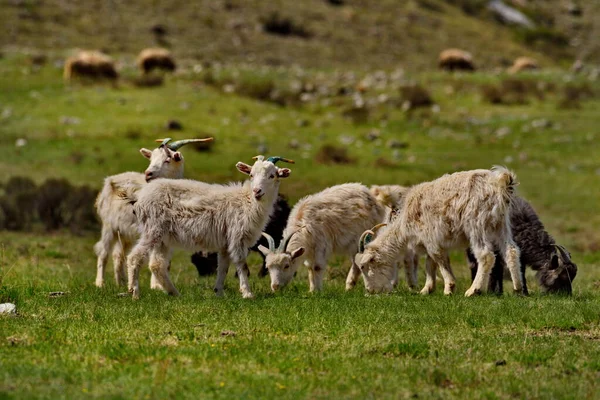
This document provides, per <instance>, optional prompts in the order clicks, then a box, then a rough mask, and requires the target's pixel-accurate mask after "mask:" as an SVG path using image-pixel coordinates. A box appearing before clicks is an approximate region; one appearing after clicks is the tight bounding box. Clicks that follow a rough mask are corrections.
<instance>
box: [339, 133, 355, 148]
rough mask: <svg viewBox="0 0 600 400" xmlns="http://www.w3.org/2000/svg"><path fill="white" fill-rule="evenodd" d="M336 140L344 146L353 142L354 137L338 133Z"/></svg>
mask: <svg viewBox="0 0 600 400" xmlns="http://www.w3.org/2000/svg"><path fill="white" fill-rule="evenodd" d="M338 140H339V141H340V143H342V144H345V145H346V146H348V145H351V144H352V143H354V138H353V137H352V136H349V135H340V136H338Z"/></svg>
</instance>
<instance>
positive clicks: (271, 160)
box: [267, 156, 296, 164]
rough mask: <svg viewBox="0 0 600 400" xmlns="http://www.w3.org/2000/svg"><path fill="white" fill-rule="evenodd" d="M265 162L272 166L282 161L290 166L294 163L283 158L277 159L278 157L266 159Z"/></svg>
mask: <svg viewBox="0 0 600 400" xmlns="http://www.w3.org/2000/svg"><path fill="white" fill-rule="evenodd" d="M267 161H270V162H272V163H273V164H277V162H278V161H283V162H286V163H290V164H295V163H296V162H295V161H294V160H290V159H289V158H283V157H279V156H274V157H269V158H267Z"/></svg>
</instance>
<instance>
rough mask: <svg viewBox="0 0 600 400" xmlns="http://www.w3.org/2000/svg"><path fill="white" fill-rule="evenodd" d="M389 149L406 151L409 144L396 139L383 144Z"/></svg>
mask: <svg viewBox="0 0 600 400" xmlns="http://www.w3.org/2000/svg"><path fill="white" fill-rule="evenodd" d="M385 145H386V146H387V147H389V148H390V149H407V148H408V146H409V144H408V143H407V142H401V141H399V140H396V139H390V140H388V141H387V143H386V144H385Z"/></svg>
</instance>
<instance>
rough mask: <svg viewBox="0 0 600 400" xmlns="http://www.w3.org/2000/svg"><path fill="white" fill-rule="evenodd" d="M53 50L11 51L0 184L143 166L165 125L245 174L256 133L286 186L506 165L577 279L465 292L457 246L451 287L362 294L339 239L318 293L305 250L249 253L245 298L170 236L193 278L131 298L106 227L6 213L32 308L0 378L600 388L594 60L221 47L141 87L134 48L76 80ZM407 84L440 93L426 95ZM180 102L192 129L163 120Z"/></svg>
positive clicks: (297, 188)
mask: <svg viewBox="0 0 600 400" xmlns="http://www.w3.org/2000/svg"><path fill="white" fill-rule="evenodd" d="M59 59H60V57H59V56H58V55H51V56H50V60H49V61H48V62H47V63H46V64H45V65H42V66H32V64H31V61H30V57H29V56H28V55H27V53H23V52H17V51H13V52H7V53H6V54H4V56H3V57H2V58H0V149H2V150H3V151H2V157H0V171H2V175H1V176H0V183H5V182H6V181H8V180H9V179H10V178H11V177H15V176H22V177H27V178H31V179H32V180H33V181H35V182H36V183H38V184H41V183H42V182H44V181H45V180H46V179H48V178H58V177H60V178H65V179H67V180H68V181H69V182H71V183H72V184H74V185H88V186H91V187H92V188H94V189H99V188H100V187H101V184H102V179H103V178H104V177H105V176H108V175H111V174H116V173H119V172H123V171H129V170H134V171H143V170H144V169H145V167H146V165H147V162H146V160H145V159H144V158H143V157H142V156H140V155H139V152H138V150H139V148H141V147H148V148H151V147H152V146H154V139H156V138H162V137H168V136H170V137H173V138H177V139H178V138H183V137H205V136H213V137H214V138H215V144H214V147H212V148H211V150H210V151H208V152H198V151H195V150H194V149H192V148H189V147H186V148H184V149H183V150H182V151H183V153H184V156H185V160H186V172H185V173H186V175H187V177H189V178H192V179H199V180H204V181H209V182H227V181H231V180H239V179H241V178H242V175H241V174H240V173H239V172H237V171H236V169H235V167H234V165H235V163H236V162H237V161H239V160H242V161H245V162H250V161H251V157H252V156H254V155H256V154H259V153H264V154H268V155H281V156H285V157H289V158H292V159H294V160H296V164H295V165H293V166H291V169H292V175H291V176H290V177H289V178H288V179H287V180H285V181H283V182H282V184H281V192H282V193H284V194H285V195H286V196H287V197H288V199H289V201H290V203H291V204H293V203H295V202H296V201H297V200H298V199H299V198H300V197H302V196H304V195H306V194H309V193H313V192H316V191H319V190H321V189H323V188H325V187H327V186H331V185H334V184H338V183H343V182H349V181H359V182H363V183H365V184H369V185H370V184H384V183H397V184H405V185H410V184H415V183H418V182H421V181H424V180H428V179H434V178H436V177H438V176H440V175H442V174H444V173H448V172H453V171H458V170H465V169H473V168H489V167H491V166H492V165H495V164H502V165H507V166H508V167H509V168H511V169H513V170H514V171H515V172H516V174H517V176H518V177H519V180H520V186H519V193H520V194H521V195H522V196H524V197H526V198H527V199H529V200H530V201H531V203H532V204H533V205H534V207H535V208H536V210H537V211H538V213H539V214H540V216H541V218H542V220H543V222H544V223H545V225H546V226H547V228H548V230H549V231H550V232H551V233H552V234H553V236H554V237H555V238H556V239H557V241H558V242H559V243H561V244H563V245H564V246H566V247H567V248H568V249H569V250H570V251H571V253H572V256H573V260H574V261H575V262H576V263H577V264H578V267H579V272H578V274H577V278H576V280H575V282H574V286H573V289H574V290H573V296H571V297H561V296H549V295H544V294H543V293H540V291H539V289H538V287H537V285H536V283H535V277H534V276H533V275H532V274H529V275H528V277H529V282H530V288H531V292H532V294H531V296H529V297H520V296H515V295H513V294H510V293H505V294H504V295H503V296H493V295H487V294H486V295H482V296H480V297H477V298H469V299H466V298H464V297H463V296H462V293H463V292H464V291H465V290H466V289H467V287H468V285H469V272H468V268H467V266H466V261H465V258H464V255H463V253H462V252H460V251H457V252H455V253H453V255H452V262H453V266H454V270H455V272H456V274H457V276H458V283H457V286H458V290H457V293H456V294H455V295H453V296H449V297H446V296H443V294H442V293H441V290H439V286H438V291H437V292H436V293H434V294H433V295H430V296H426V297H425V296H419V295H417V294H415V293H411V292H410V291H409V290H408V289H407V288H406V285H405V283H404V281H403V280H402V281H401V283H400V286H399V288H398V290H397V291H396V292H394V293H392V294H389V295H378V296H365V294H364V290H363V288H361V285H360V284H359V285H358V286H357V288H356V289H355V290H353V291H351V292H345V291H344V280H345V274H346V272H347V269H348V267H349V261H348V260H345V259H341V258H336V259H334V260H332V262H331V264H330V266H329V270H328V279H327V281H326V282H325V290H324V291H323V292H322V293H318V294H313V295H311V294H309V293H308V283H307V279H306V275H307V274H306V271H304V270H301V272H300V273H299V274H298V276H297V277H296V279H295V280H294V281H293V282H292V284H291V285H290V287H288V288H286V290H284V291H283V292H281V293H277V294H272V293H271V292H270V290H269V282H268V278H264V279H261V278H258V276H257V271H258V267H259V261H260V259H259V257H258V256H256V255H251V256H250V258H249V262H250V268H251V271H252V273H251V284H252V287H253V290H254V293H255V295H256V299H254V300H243V299H242V298H241V295H240V294H239V293H238V291H237V287H238V283H237V279H236V278H234V276H233V272H232V271H231V270H230V275H229V277H228V281H227V289H226V295H225V297H224V298H216V297H215V296H214V294H213V292H212V285H213V283H214V277H206V278H199V277H198V275H197V273H196V271H195V269H194V268H193V266H192V265H191V263H190V262H189V254H186V253H184V252H182V251H177V252H176V253H175V257H174V259H173V267H172V277H173V279H174V282H175V285H176V286H177V287H178V289H180V291H181V293H182V296H181V297H179V298H169V297H167V296H166V295H164V294H163V293H158V292H155V291H152V290H150V289H149V274H148V273H147V272H146V271H144V273H143V274H142V275H143V277H142V298H141V299H140V300H139V301H135V302H134V301H132V300H131V299H130V298H128V297H123V296H120V295H119V294H120V293H122V292H123V291H124V288H119V287H116V286H115V285H114V283H113V281H112V266H109V267H108V271H107V276H106V279H107V287H105V288H104V289H98V288H96V287H95V286H94V285H93V281H94V277H95V273H96V271H95V264H96V260H95V256H94V253H93V244H94V243H95V241H96V240H97V239H98V236H99V228H96V229H91V230H90V229H87V230H84V231H82V232H78V234H74V233H72V232H70V231H69V230H67V229H59V230H52V231H49V232H48V231H46V230H45V229H44V228H43V226H41V225H40V224H39V223H33V224H32V225H31V226H30V227H29V229H27V230H26V231H8V230H0V303H4V302H12V303H15V304H16V306H17V311H18V313H17V315H16V316H1V317H0V398H8V399H22V398H52V399H56V398H84V397H97V398H115V399H117V398H323V399H324V398H444V399H445V398H461V399H463V398H476V399H477V398H486V399H507V398H527V399H548V398H566V399H593V398H597V397H598V391H599V390H600V268H599V267H600V231H599V230H598V225H599V224H600V213H599V208H598V199H599V195H600V186H599V185H598V182H599V179H600V157H599V156H598V155H599V154H600V148H599V144H598V143H599V142H600V131H599V130H598V126H600V113H598V110H599V109H600V84H599V83H598V81H597V80H591V79H588V78H587V75H572V74H569V73H567V72H565V71H563V70H559V69H552V68H549V69H544V70H542V71H540V72H537V73H527V74H522V75H519V76H518V77H514V76H509V75H505V74H504V73H495V72H491V71H482V72H477V73H474V74H460V73H457V74H446V73H441V72H434V71H420V72H415V71H414V70H406V71H404V70H401V71H398V70H397V68H392V67H390V68H384V69H382V70H381V71H382V72H379V73H376V71H375V70H374V69H369V68H367V67H364V66H363V67H358V68H356V69H351V68H348V69H343V68H338V67H336V68H329V69H326V68H305V67H299V66H295V67H260V66H256V65H248V64H242V63H224V64H222V65H217V66H212V67H208V66H204V67H202V68H200V67H198V68H193V66H190V68H185V69H183V70H182V71H180V72H179V73H177V74H176V75H174V76H168V77H166V79H165V82H164V84H163V85H161V86H158V87H152V88H149V87H136V86H135V85H133V84H131V83H130V80H129V78H131V77H133V76H135V75H136V74H137V72H136V71H135V70H134V69H133V66H132V65H131V64H130V63H129V64H126V65H125V66H124V67H123V69H122V75H123V76H124V78H123V79H121V81H120V82H119V84H118V85H117V86H115V87H112V86H110V85H77V84H74V85H65V84H64V83H63V81H62V76H61V74H62V71H61V69H60V65H59V64H55V62H56V61H57V60H59ZM378 74H379V75H378ZM377 76H379V78H377ZM382 76H385V79H383V78H382ZM382 82H384V83H382ZM415 84H417V85H419V86H420V87H422V88H424V89H425V90H426V91H427V92H428V94H429V96H430V97H431V99H432V101H431V103H432V104H429V103H428V102H424V103H426V104H425V105H424V106H423V107H417V106H416V105H418V103H419V101H418V100H419V98H420V97H419V96H418V95H417V94H415V92H414V90H413V91H411V90H410V89H407V88H414V85H415ZM358 86H361V87H363V88H362V89H361V90H355V88H357V87H358ZM342 88H344V90H341V89H342ZM347 90H350V94H345V93H347ZM273 93H279V94H278V95H277V96H274V95H273ZM498 96H499V97H500V100H497V98H498ZM492 99H496V100H494V101H492ZM173 119H174V120H178V121H180V122H181V123H182V125H183V130H182V131H167V130H166V129H165V125H166V123H167V121H169V120H173ZM328 146H333V148H334V149H337V150H339V151H341V152H342V157H341V159H342V161H343V163H339V160H338V162H336V160H333V158H332V157H331V153H332V151H331V149H332V147H328ZM340 149H341V150H340ZM344 152H345V153H344ZM10 191H11V188H10V187H4V186H3V187H2V188H1V189H0V192H1V194H2V195H5V196H8V195H10ZM1 221H2V220H1V219H0V222H1ZM422 264H423V263H422ZM422 269H423V268H421V269H420V274H421V276H420V282H421V283H423V282H424V277H423V272H422ZM52 292H64V294H63V295H58V296H53V295H50V293H52Z"/></svg>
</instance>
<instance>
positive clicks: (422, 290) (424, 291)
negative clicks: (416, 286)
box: [419, 287, 433, 295]
mask: <svg viewBox="0 0 600 400" xmlns="http://www.w3.org/2000/svg"><path fill="white" fill-rule="evenodd" d="M431 292H433V289H430V288H428V287H424V288H423V289H421V291H420V292H419V294H422V295H427V294H430V293H431Z"/></svg>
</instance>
